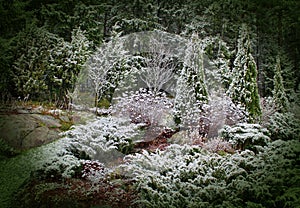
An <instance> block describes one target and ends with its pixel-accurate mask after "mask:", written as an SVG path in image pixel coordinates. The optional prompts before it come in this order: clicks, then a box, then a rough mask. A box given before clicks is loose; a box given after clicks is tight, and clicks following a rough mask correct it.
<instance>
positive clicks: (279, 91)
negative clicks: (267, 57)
mask: <svg viewBox="0 0 300 208" xmlns="http://www.w3.org/2000/svg"><path fill="white" fill-rule="evenodd" d="M281 73H282V72H281V64H280V56H279V55H278V56H277V57H276V65H275V69H274V79H273V82H274V89H273V97H274V100H275V104H276V106H277V108H278V109H279V110H280V111H286V110H287V109H288V105H289V103H288V99H287V96H286V93H285V88H284V85H283V78H282V75H281Z"/></svg>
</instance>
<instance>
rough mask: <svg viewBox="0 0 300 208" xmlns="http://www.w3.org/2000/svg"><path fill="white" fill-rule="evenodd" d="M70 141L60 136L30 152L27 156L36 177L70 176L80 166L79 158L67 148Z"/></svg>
mask: <svg viewBox="0 0 300 208" xmlns="http://www.w3.org/2000/svg"><path fill="white" fill-rule="evenodd" d="M71 142H72V141H71V140H70V139H69V138H62V139H60V140H58V141H56V142H53V143H50V144H47V145H44V146H41V147H39V148H37V149H35V150H34V151H32V152H30V156H28V157H29V158H30V162H31V163H32V166H33V167H34V168H33V170H34V173H35V174H36V175H37V176H38V177H50V178H51V177H65V178H68V177H72V176H73V175H74V174H75V170H76V169H77V168H78V167H80V166H81V160H80V159H78V158H77V157H76V156H74V155H73V153H72V152H71V151H69V150H68V148H69V147H70V145H71Z"/></svg>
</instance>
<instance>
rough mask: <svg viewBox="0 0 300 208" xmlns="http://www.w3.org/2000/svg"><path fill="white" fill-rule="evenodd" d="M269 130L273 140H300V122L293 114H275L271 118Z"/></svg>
mask: <svg viewBox="0 0 300 208" xmlns="http://www.w3.org/2000/svg"><path fill="white" fill-rule="evenodd" d="M267 128H268V129H269V131H270V132H271V136H272V139H273V140H275V139H282V140H291V139H298V140H299V139H300V120H299V119H297V118H296V117H295V115H294V114H293V113H278V112H276V113H274V114H273V115H272V116H270V120H269V122H268V124H267Z"/></svg>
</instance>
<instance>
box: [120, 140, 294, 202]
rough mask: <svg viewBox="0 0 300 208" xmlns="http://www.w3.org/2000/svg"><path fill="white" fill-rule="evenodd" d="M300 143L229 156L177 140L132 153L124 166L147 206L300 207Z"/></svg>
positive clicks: (288, 143) (270, 145) (275, 144)
mask: <svg viewBox="0 0 300 208" xmlns="http://www.w3.org/2000/svg"><path fill="white" fill-rule="evenodd" d="M299 145H300V143H299V142H298V141H289V142H284V141H275V142H273V143H269V144H268V146H266V147H265V148H262V150H261V152H259V153H258V154H255V153H254V152H252V151H250V150H245V151H242V152H241V153H236V154H232V155H231V154H226V155H225V156H221V155H218V154H214V153H210V152H207V151H205V150H203V149H201V148H200V147H196V146H189V145H184V146H179V145H171V146H169V147H168V148H167V149H166V150H165V151H157V152H156V153H149V152H146V151H144V152H143V153H142V154H136V155H130V156H128V157H127V160H128V162H127V164H126V165H125V166H124V168H125V170H126V171H127V173H128V174H129V175H130V176H131V177H133V178H134V179H135V181H136V186H137V189H138V191H139V193H140V197H141V198H140V201H139V203H141V205H142V207H224V208H225V207H240V208H242V207H250V206H251V207H296V206H297V205H299V194H300V192H299V190H300V189H299V186H298V184H299V180H300V178H299V170H300V169H299V165H297V164H299V157H298V156H299V153H300V148H299V147H300V146H299ZM281 148H282V149H281Z"/></svg>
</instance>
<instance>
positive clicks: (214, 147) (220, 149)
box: [203, 138, 234, 153]
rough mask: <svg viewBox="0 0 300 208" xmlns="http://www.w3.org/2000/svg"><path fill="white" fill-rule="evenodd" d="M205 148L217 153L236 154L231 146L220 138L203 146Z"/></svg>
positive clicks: (211, 140)
mask: <svg viewBox="0 0 300 208" xmlns="http://www.w3.org/2000/svg"><path fill="white" fill-rule="evenodd" d="M203 148H204V149H207V150H208V151H211V152H215V153H224V152H234V150H233V148H232V146H231V144H230V143H229V142H227V141H224V140H223V139H220V138H214V139H210V140H208V141H207V142H206V143H204V144H203Z"/></svg>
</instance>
